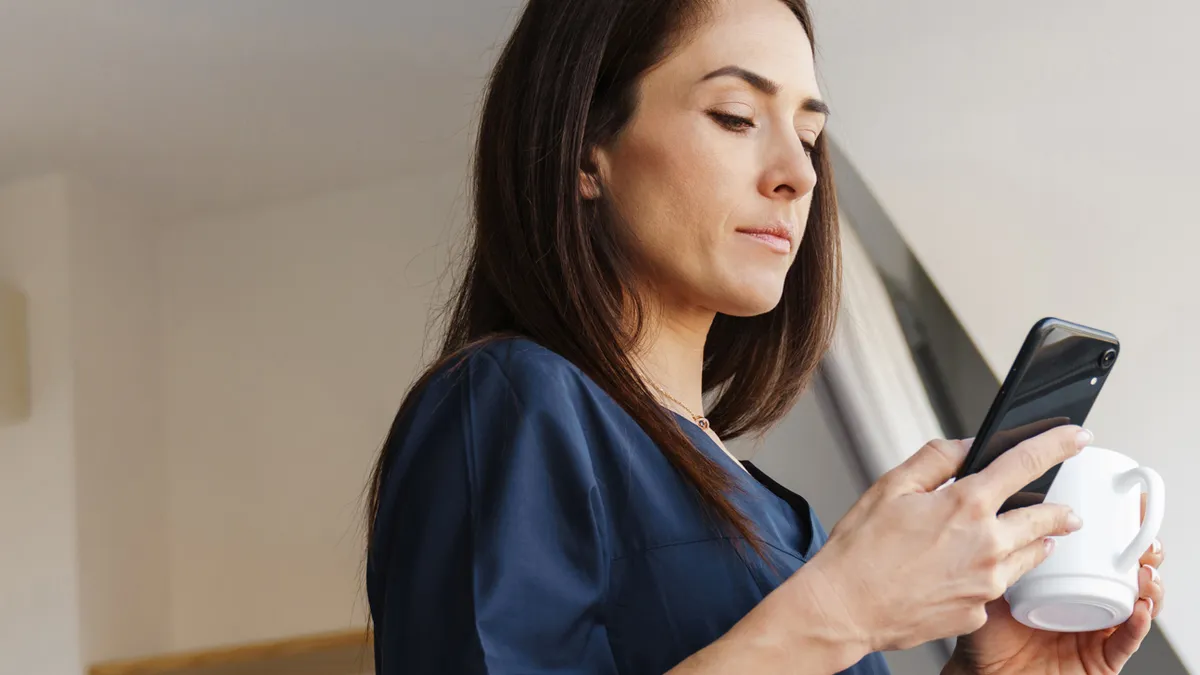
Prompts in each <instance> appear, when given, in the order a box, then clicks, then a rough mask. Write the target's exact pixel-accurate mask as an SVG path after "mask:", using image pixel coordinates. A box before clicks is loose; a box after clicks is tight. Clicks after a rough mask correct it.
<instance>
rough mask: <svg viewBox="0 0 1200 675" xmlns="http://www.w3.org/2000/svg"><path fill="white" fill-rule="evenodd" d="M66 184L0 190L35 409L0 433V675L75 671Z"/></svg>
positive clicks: (7, 269) (1, 258)
mask: <svg viewBox="0 0 1200 675" xmlns="http://www.w3.org/2000/svg"><path fill="white" fill-rule="evenodd" d="M69 239H70V210H69V205H68V201H67V185H66V181H65V180H64V179H63V178H61V177H53V176H52V177H47V178H41V179H36V180H28V181H23V182H20V183H16V184H12V185H9V186H7V187H4V188H3V189H0V275H3V276H4V277H5V278H7V279H8V280H9V281H10V282H12V283H14V284H15V285H17V286H18V287H19V288H21V289H22V290H23V291H24V293H25V294H26V296H27V298H28V301H29V324H30V325H29V332H30V341H31V354H30V359H31V361H32V386H33V407H32V414H31V416H30V418H29V419H28V420H26V421H24V422H21V423H18V424H15V425H10V426H0V672H4V673H47V674H49V675H58V674H60V673H63V674H69V673H78V672H79V671H80V664H81V659H82V656H81V651H80V615H79V604H78V599H79V577H78V572H77V570H78V567H77V565H78V561H77V544H76V539H75V533H76V512H75V470H76V467H75V457H74V452H73V433H74V423H73V413H74V407H75V402H74V400H73V381H72V380H73V378H72V364H71V361H72V357H71V330H70V328H71V311H70V308H71V299H70V286H69V282H68V280H69V275H68V270H69V260H68V242H69Z"/></svg>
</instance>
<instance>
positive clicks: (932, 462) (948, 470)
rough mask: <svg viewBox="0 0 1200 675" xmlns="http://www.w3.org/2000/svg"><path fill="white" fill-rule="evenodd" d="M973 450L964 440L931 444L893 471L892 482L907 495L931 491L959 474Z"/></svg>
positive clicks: (890, 477)
mask: <svg viewBox="0 0 1200 675" xmlns="http://www.w3.org/2000/svg"><path fill="white" fill-rule="evenodd" d="M969 447H970V446H967V445H964V443H963V442H961V441H947V440H942V439H937V440H932V441H929V442H928V443H926V444H925V445H924V447H922V448H921V449H920V450H918V451H916V453H914V454H913V456H912V457H909V458H908V459H906V460H904V463H902V464H901V465H900V466H898V467H896V468H895V469H892V470H891V471H890V472H889V474H890V475H889V477H888V483H889V484H894V485H895V486H897V487H899V488H900V489H901V490H903V491H904V492H913V491H924V492H930V491H932V490H934V489H936V488H937V487H938V486H940V485H941V484H942V483H945V482H946V481H948V480H950V479H951V478H953V477H954V474H956V473H958V467H960V466H962V463H963V460H964V459H966V457H967V449H968V448H969Z"/></svg>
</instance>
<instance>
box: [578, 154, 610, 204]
mask: <svg viewBox="0 0 1200 675" xmlns="http://www.w3.org/2000/svg"><path fill="white" fill-rule="evenodd" d="M607 161H608V157H607V156H606V153H605V152H604V151H603V150H601V149H600V148H595V147H593V148H591V149H590V150H589V151H588V153H587V157H585V158H584V161H583V166H582V167H580V169H579V196H580V197H582V198H583V199H585V200H587V201H592V200H596V199H599V198H600V196H601V195H602V194H603V191H602V190H601V189H600V188H601V185H602V184H603V181H602V180H601V175H602V174H603V169H604V168H606V164H607Z"/></svg>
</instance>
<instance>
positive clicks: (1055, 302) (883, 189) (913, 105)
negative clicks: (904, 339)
mask: <svg viewBox="0 0 1200 675" xmlns="http://www.w3.org/2000/svg"><path fill="white" fill-rule="evenodd" d="M814 5H815V14H816V18H815V23H816V32H817V40H818V44H819V45H820V56H821V60H820V64H819V67H820V68H821V69H822V72H823V78H822V79H823V82H824V89H825V93H826V96H827V97H828V98H829V99H830V101H831V104H832V107H833V110H834V114H833V117H832V118H831V126H830V129H831V131H832V133H834V134H835V135H836V136H837V139H838V141H839V142H840V143H841V145H842V146H843V147H844V148H845V150H846V152H847V155H848V156H849V157H850V160H851V161H852V162H853V163H854V164H855V166H856V168H857V169H858V170H859V171H860V172H861V173H862V175H863V176H864V177H865V179H866V180H867V182H868V183H869V184H870V185H871V187H872V189H873V190H874V191H875V193H876V195H877V197H878V198H879V200H880V202H881V203H882V204H883V206H884V208H885V209H886V210H887V211H888V212H889V214H890V215H891V216H892V218H893V220H894V221H895V223H896V224H897V226H898V227H899V229H900V230H901V231H902V233H903V235H904V236H905V238H906V239H907V240H908V243H909V244H910V245H911V246H912V248H913V249H914V252H915V253H916V255H917V257H918V258H919V259H920V260H921V262H922V264H924V265H925V267H926V268H927V270H928V272H929V274H930V276H931V278H932V279H933V280H934V282H935V283H936V284H937V285H938V287H939V288H940V290H941V291H942V293H943V294H944V295H945V296H946V299H947V301H948V302H949V304H950V306H951V307H952V308H953V309H954V310H955V312H956V313H957V314H958V316H959V317H960V319H961V320H962V322H963V324H964V325H965V327H966V328H967V330H968V332H969V333H970V335H971V336H972V338H973V339H974V340H975V341H976V343H977V344H978V346H979V347H980V349H981V351H982V352H983V354H984V356H985V358H986V359H987V360H988V362H989V364H990V365H991V366H992V368H993V370H994V371H995V372H996V373H998V374H1002V373H1003V372H1005V371H1006V370H1007V369H1008V365H1009V362H1010V360H1011V359H1012V357H1013V356H1014V355H1015V352H1016V350H1017V349H1018V347H1019V346H1020V342H1021V340H1022V338H1023V337H1024V334H1025V332H1026V331H1027V330H1028V327H1029V325H1030V324H1032V323H1033V321H1034V320H1035V319H1037V318H1039V317H1041V316H1043V315H1054V316H1061V317H1063V318H1066V319H1071V320H1075V321H1079V322H1083V323H1089V324H1092V325H1096V326H1098V327H1101V328H1104V329H1107V330H1111V331H1113V332H1115V333H1116V334H1117V335H1118V336H1119V337H1120V338H1121V340H1122V343H1123V347H1124V350H1123V352H1122V356H1121V360H1120V363H1119V364H1118V365H1117V367H1116V369H1115V370H1114V372H1113V375H1112V377H1111V378H1110V380H1109V383H1108V386H1107V387H1106V388H1105V391H1104V393H1103V395H1102V396H1101V398H1100V401H1099V403H1098V404H1097V406H1096V408H1095V410H1094V412H1093V414H1092V416H1091V418H1090V420H1089V426H1090V427H1091V428H1092V429H1093V430H1094V431H1095V432H1096V436H1097V444H1098V445H1102V446H1107V447H1112V448H1114V449H1118V450H1121V451H1124V452H1127V453H1129V454H1131V455H1133V456H1134V457H1136V458H1137V459H1139V460H1141V461H1142V462H1144V463H1146V464H1148V465H1150V466H1153V467H1155V468H1156V469H1158V470H1159V471H1160V472H1161V473H1162V474H1163V475H1164V476H1165V477H1166V481H1167V486H1168V492H1169V495H1168V499H1167V501H1168V513H1167V517H1166V520H1165V522H1164V525H1163V530H1162V539H1163V540H1164V542H1165V544H1166V546H1167V553H1168V556H1169V558H1168V562H1167V563H1166V564H1165V566H1164V568H1163V574H1164V577H1165V578H1166V580H1167V584H1168V588H1169V596H1168V601H1167V602H1166V603H1165V605H1164V610H1163V613H1162V615H1161V617H1160V624H1161V626H1162V628H1163V630H1164V632H1165V633H1166V634H1167V636H1168V637H1169V638H1171V639H1172V643H1173V645H1174V646H1175V648H1176V649H1177V650H1178V651H1179V652H1180V656H1181V657H1182V658H1183V660H1184V662H1185V664H1187V665H1188V666H1189V667H1190V668H1191V669H1192V670H1194V671H1197V672H1200V643H1198V642H1196V641H1195V640H1189V639H1188V638H1190V637H1192V636H1195V635H1198V634H1200V578H1197V577H1195V575H1191V574H1189V572H1190V571H1191V570H1196V569H1200V538H1197V537H1195V536H1189V535H1188V534H1187V533H1188V531H1189V527H1190V523H1189V519H1190V517H1191V516H1193V515H1194V514H1197V513H1200V492H1197V491H1196V490H1192V489H1189V486H1188V485H1187V483H1186V477H1187V476H1191V475H1195V474H1196V473H1198V472H1200V453H1198V452H1197V449H1198V447H1197V446H1200V441H1198V440H1197V439H1195V438H1193V437H1192V435H1191V434H1190V433H1189V431H1188V429H1189V428H1190V423H1191V420H1192V419H1193V418H1194V417H1195V411H1196V410H1197V409H1198V408H1200V389H1198V388H1197V387H1196V382H1197V381H1198V380H1200V349H1197V345H1196V340H1195V336H1196V335H1197V334H1200V295H1198V293H1197V291H1198V290H1200V266H1197V265H1196V262H1195V258H1196V255H1197V251H1198V250H1200V227H1198V226H1197V225H1198V221H1200V217H1198V216H1197V206H1196V196H1195V195H1196V187H1195V186H1196V185H1197V183H1200V168H1198V165H1197V164H1196V161H1195V158H1196V157H1197V156H1198V155H1200V127H1198V126H1197V125H1196V124H1195V120H1197V119H1200V90H1198V89H1197V88H1196V87H1195V86H1193V84H1194V82H1195V67H1196V56H1195V35H1194V30H1193V28H1194V26H1195V25H1196V23H1197V22H1200V8H1198V7H1197V6H1196V5H1192V4H1187V3H1181V2H1165V1H1162V0H1153V1H1151V2H1145V3H1138V4H1137V5H1136V6H1134V5H1131V4H1130V3H1126V2H1115V1H1113V0H1103V1H1101V2H1084V1H1083V0H1069V1H1066V2H1053V3H1045V2H1033V1H1032V0H1026V1H1025V2H1010V3H991V4H979V3H956V2H950V1H949V0H918V1H916V2H907V3H876V2H863V1H855V0H836V1H833V0H817V1H816V2H815V3H814Z"/></svg>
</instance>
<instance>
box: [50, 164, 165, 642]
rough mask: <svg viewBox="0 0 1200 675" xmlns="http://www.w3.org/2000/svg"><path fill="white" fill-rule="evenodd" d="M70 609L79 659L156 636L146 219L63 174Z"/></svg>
mask: <svg viewBox="0 0 1200 675" xmlns="http://www.w3.org/2000/svg"><path fill="white" fill-rule="evenodd" d="M68 195H69V199H68V201H69V204H70V209H71V216H72V217H71V227H70V251H71V255H70V261H71V266H70V283H71V300H72V304H71V306H72V310H71V327H72V333H71V337H72V360H73V363H74V382H75V408H74V428H75V461H76V476H77V478H76V483H77V485H76V492H77V496H78V536H79V576H80V611H81V615H82V627H83V628H82V652H83V658H84V662H85V663H94V662H96V661H100V660H106V659H113V658H119V657H128V656H131V655H140V654H152V653H156V652H159V651H162V650H163V649H166V648H167V647H168V644H169V642H168V640H169V630H168V628H169V626H168V621H169V618H170V585H169V583H168V579H169V570H168V568H167V538H166V535H167V522H166V505H167V504H166V476H167V472H166V452H165V450H164V447H163V433H162V405H161V401H162V396H161V390H162V377H161V371H162V366H161V362H162V357H161V350H160V348H159V342H160V341H159V333H160V320H159V298H158V280H157V265H156V254H157V246H156V242H157V228H156V227H155V225H156V224H155V223H153V222H152V221H150V220H148V219H146V218H145V217H144V216H142V215H140V214H138V213H136V212H135V211H134V210H133V209H131V208H129V205H128V202H127V201H125V200H120V199H117V198H115V197H114V196H113V195H111V194H107V193H104V192H102V191H99V190H96V189H94V188H93V187H91V186H90V185H88V184H86V183H84V182H83V181H80V180H72V181H70V182H69V192H68Z"/></svg>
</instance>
